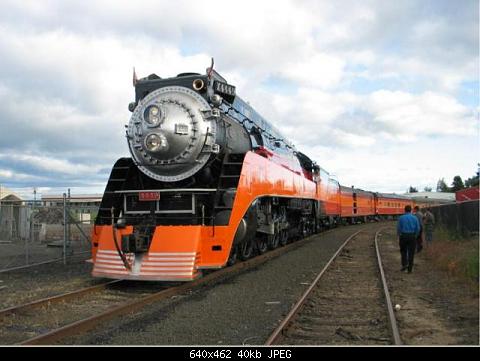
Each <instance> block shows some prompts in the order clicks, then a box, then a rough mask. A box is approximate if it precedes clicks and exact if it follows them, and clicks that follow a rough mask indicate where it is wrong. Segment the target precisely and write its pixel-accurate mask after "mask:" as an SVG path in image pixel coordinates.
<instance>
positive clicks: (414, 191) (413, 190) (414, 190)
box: [408, 186, 418, 193]
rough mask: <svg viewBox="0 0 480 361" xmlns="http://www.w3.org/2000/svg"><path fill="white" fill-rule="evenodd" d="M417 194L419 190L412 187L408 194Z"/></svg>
mask: <svg viewBox="0 0 480 361" xmlns="http://www.w3.org/2000/svg"><path fill="white" fill-rule="evenodd" d="M417 192H418V189H417V188H415V187H412V186H410V188H409V189H408V193H417Z"/></svg>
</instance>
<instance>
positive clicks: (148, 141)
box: [145, 133, 168, 152]
mask: <svg viewBox="0 0 480 361" xmlns="http://www.w3.org/2000/svg"><path fill="white" fill-rule="evenodd" d="M145 147H146V148H147V150H148V151H149V152H159V151H162V150H165V149H167V148H168V143H167V138H166V137H165V136H164V135H163V134H157V133H151V134H149V135H147V136H146V137H145Z"/></svg>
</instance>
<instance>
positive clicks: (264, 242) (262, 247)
mask: <svg viewBox="0 0 480 361" xmlns="http://www.w3.org/2000/svg"><path fill="white" fill-rule="evenodd" d="M256 243H257V250H258V253H259V254H264V253H265V252H267V250H268V239H267V237H265V236H263V235H262V236H261V237H260V238H258V239H257V242H256Z"/></svg>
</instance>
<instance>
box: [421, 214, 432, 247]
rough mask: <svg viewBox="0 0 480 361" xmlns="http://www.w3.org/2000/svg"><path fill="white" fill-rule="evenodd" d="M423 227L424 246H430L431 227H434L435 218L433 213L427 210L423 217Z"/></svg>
mask: <svg viewBox="0 0 480 361" xmlns="http://www.w3.org/2000/svg"><path fill="white" fill-rule="evenodd" d="M423 225H424V228H425V246H427V247H428V246H430V245H431V244H432V241H433V226H435V217H434V216H433V213H432V212H431V211H430V209H429V208H427V211H426V212H425V213H424V215H423Z"/></svg>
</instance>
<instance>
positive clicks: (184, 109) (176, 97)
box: [127, 86, 219, 182]
mask: <svg viewBox="0 0 480 361" xmlns="http://www.w3.org/2000/svg"><path fill="white" fill-rule="evenodd" d="M215 119H216V117H215V114H212V108H211V107H210V105H209V104H208V103H207V101H206V100H205V99H204V98H203V97H202V96H200V95H199V94H198V93H196V92H195V91H193V90H191V89H188V88H185V87H181V86H169V87H163V88H160V89H157V90H155V91H153V92H151V93H150V94H148V95H147V96H146V97H145V98H144V99H142V100H141V102H140V103H139V105H138V106H137V107H136V108H135V111H134V112H133V114H132V117H131V119H130V122H129V125H128V131H127V138H128V142H129V145H130V151H131V153H132V156H133V158H134V160H135V162H136V163H137V164H138V167H139V169H140V170H141V171H142V172H143V173H145V174H146V175H148V176H149V177H152V178H154V179H156V180H159V181H166V182H174V181H179V180H182V179H185V178H188V177H190V176H191V175H193V174H195V173H196V172H198V171H199V170H200V169H201V168H202V167H203V166H204V165H205V164H206V163H207V161H208V159H209V158H210V155H211V154H212V153H218V151H219V145H218V144H216V120H215Z"/></svg>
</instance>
